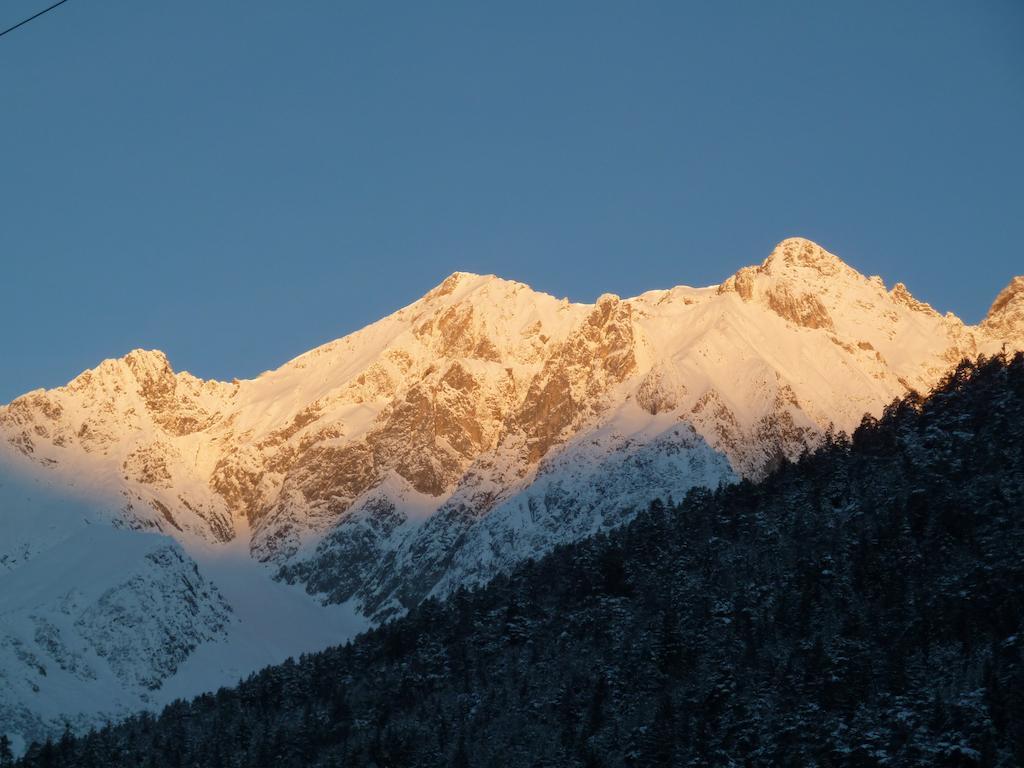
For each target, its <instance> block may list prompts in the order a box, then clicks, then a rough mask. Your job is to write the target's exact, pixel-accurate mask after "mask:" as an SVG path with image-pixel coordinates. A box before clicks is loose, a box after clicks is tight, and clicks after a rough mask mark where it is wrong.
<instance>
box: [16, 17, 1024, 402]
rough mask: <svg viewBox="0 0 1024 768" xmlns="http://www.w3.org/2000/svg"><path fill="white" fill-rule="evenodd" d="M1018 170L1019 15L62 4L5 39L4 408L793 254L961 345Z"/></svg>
mask: <svg viewBox="0 0 1024 768" xmlns="http://www.w3.org/2000/svg"><path fill="white" fill-rule="evenodd" d="M49 2H50V0H3V2H2V3H0V27H6V26H8V25H9V24H12V23H14V22H16V21H19V20H21V18H23V17H24V16H27V15H30V14H31V13H33V12H35V11H36V10H39V9H40V8H41V7H44V6H45V5H48V4H49ZM1022 141H1024V3H1022V2H1020V0H977V1H975V2H967V1H966V0H955V1H947V0H921V1H920V2H904V1H901V0H884V1H879V2H863V1H861V0H858V1H857V2H853V1H851V2H845V3H840V2H820V0H807V1H806V2H800V1H798V0H786V1H780V2H763V0H751V2H728V1H723V2H711V0H706V1H701V2H683V1H682V0H677V1H674V2H665V3H655V2H640V3H625V2H614V3H603V2H580V3H570V2H514V3H501V4H497V3H487V2H477V1H474V2H465V3H420V2H417V3H412V2H410V3H387V2H338V0H302V1H301V2H279V1H275V2H269V1H268V0H217V2H201V1H200V0H175V1H174V2H156V1H155V0H149V1H148V2H143V1H142V0H69V2H67V3H65V4H64V5H63V6H61V7H60V8H57V9H56V10H54V11H53V12H52V13H50V14H47V15H46V16H43V17H42V18H40V19H38V20H36V21H34V22H32V23H31V24H29V25H27V26H25V27H22V28H21V29H19V30H16V31H15V32H12V33H11V34H9V35H7V36H5V37H3V38H0V148H2V152H3V161H2V164H0V287H2V292H0V401H6V400H9V399H11V398H12V397H14V396H15V395H17V394H20V393H21V392H24V391H26V390H29V389H32V388H35V387H38V386H55V385H58V384H61V383H63V382H65V381H66V380H67V379H69V378H71V377H72V376H73V375H75V374H76V373H77V372H79V371H80V370H82V369H85V368H88V367H92V366H93V365H95V364H96V363H98V362H99V361H100V360H101V359H102V358H104V357H112V356H119V355H122V354H124V353H125V352H127V351H128V350H130V349H132V348H134V347H140V346H141V347H146V348H159V349H163V350H164V351H165V352H167V354H168V355H169V357H170V358H171V362H172V363H173V364H174V366H175V368H178V369H187V370H191V371H192V372H193V373H196V374H197V375H201V376H204V377H210V376H213V377H218V378H231V377H233V376H238V377H247V376H253V375H255V374H257V373H259V372H260V371H262V370H264V369H267V368H272V367H276V366H277V365H279V364H280V363H282V362H284V361H285V360H287V359H289V358H290V357H292V356H294V355H296V354H299V353H301V352H303V351H305V350H306V349H309V348H311V347H313V346H314V345H316V344H319V343H322V342H324V341H327V340H329V339H332V338H336V337H338V336H341V335H343V334H345V333H347V332H349V331H351V330H355V329H356V328H359V327H361V326H363V325H365V324H366V323H368V322H371V321H373V320H375V319H377V318H378V317H380V316H382V315H384V314H387V313H388V312H390V311H393V310H395V309H397V308H398V307H400V306H402V305H404V304H406V303H408V302H410V301H412V300H414V299H416V298H418V297H419V296H420V295H422V294H423V293H424V292H426V291H427V290H428V289H429V288H430V287H432V286H433V285H435V284H436V283H438V282H440V281H441V280H442V279H443V278H444V277H445V276H446V275H448V274H449V273H451V272H453V271H455V270H466V271H474V272H493V273H496V274H499V275H502V276H505V277H510V278H515V279H518V280H521V281H523V282H527V283H529V284H531V285H532V286H534V287H535V288H537V289H540V290H545V291H548V292H550V293H553V294H556V295H558V296H566V295H567V296H569V297H570V298H572V299H574V300H580V301H592V300H593V299H594V298H595V297H596V296H597V295H599V294H600V293H603V292H605V291H611V292H614V293H618V294H620V295H623V296H627V295H635V294H637V293H640V292H642V291H644V290H648V289H651V288H662V287H669V286H672V285H676V284H681V283H685V284H689V285H705V284H711V283H716V282H719V281H721V280H722V279H724V278H725V277H726V276H728V275H729V274H731V273H732V272H734V271H735V270H736V269H737V268H739V267H741V266H744V265H746V264H751V263H758V262H760V261H761V260H762V259H763V258H764V257H765V256H766V255H767V254H768V252H769V251H770V250H771V248H772V246H773V245H774V244H775V243H776V242H777V241H779V240H781V239H782V238H784V237H787V236H790V235H802V236H805V237H810V238H812V239H814V240H816V241H818V242H819V243H821V244H822V245H823V246H825V247H826V248H828V249H829V250H831V251H833V252H835V253H837V254H838V255H840V256H841V257H843V258H844V259H845V260H846V261H847V262H849V263H850V264H852V265H853V266H854V267H856V268H858V269H860V270H861V271H862V272H865V273H867V274H880V275H882V276H883V277H884V278H885V280H886V282H887V283H888V284H889V285H891V284H892V283H893V282H895V281H897V280H902V281H903V282H905V283H907V284H908V286H909V287H910V289H911V291H912V292H913V293H914V294H915V295H916V296H918V297H919V298H921V299H923V300H926V301H929V302H931V303H932V304H933V305H934V306H935V307H936V308H937V309H939V310H941V311H946V310H952V311H954V312H956V313H957V314H959V315H961V316H962V317H963V318H964V319H965V320H967V321H970V322H976V321H978V320H979V319H980V318H981V317H982V316H983V314H984V312H985V310H986V309H987V307H988V305H989V304H990V303H991V301H992V299H993V298H994V296H995V294H996V293H997V292H998V291H999V290H1000V289H1001V288H1002V287H1003V286H1004V285H1005V284H1006V283H1007V282H1008V281H1009V279H1010V277H1011V275H1012V274H1015V273H1021V272H1024V251H1022V247H1021V243H1022V242H1024V149H1022Z"/></svg>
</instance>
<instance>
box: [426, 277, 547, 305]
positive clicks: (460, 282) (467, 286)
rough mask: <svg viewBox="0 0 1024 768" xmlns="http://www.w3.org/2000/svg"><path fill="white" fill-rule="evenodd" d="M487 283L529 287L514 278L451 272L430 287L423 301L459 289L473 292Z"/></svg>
mask: <svg viewBox="0 0 1024 768" xmlns="http://www.w3.org/2000/svg"><path fill="white" fill-rule="evenodd" d="M487 285H504V286H509V287H523V288H529V286H528V285H525V284H524V283H520V282H517V281H515V280H506V279H505V278H502V277H498V276H497V275H480V274H477V273H475V272H461V271H460V272H452V273H451V274H450V275H448V277H446V278H445V279H444V280H442V281H441V282H440V283H439V284H438V285H437V286H435V287H434V288H432V289H431V290H430V291H429V292H427V294H426V295H425V296H424V297H423V300H424V301H432V300H434V299H439V298H442V297H444V296H448V295H451V294H454V293H456V292H459V291H468V292H473V291H474V290H476V289H477V288H481V287H483V286H487Z"/></svg>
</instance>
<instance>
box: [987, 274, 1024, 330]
mask: <svg viewBox="0 0 1024 768" xmlns="http://www.w3.org/2000/svg"><path fill="white" fill-rule="evenodd" d="M982 325H983V326H985V328H987V329H989V330H991V331H997V332H1000V331H1005V332H1012V333H1015V334H1017V333H1024V275H1017V276H1016V277H1015V278H1013V279H1012V280H1011V281H1010V284H1009V285H1007V286H1006V287H1005V288H1003V290H1001V291H1000V292H999V295H998V296H996V300H995V301H993V302H992V306H991V308H990V309H989V311H988V314H987V315H986V316H985V320H984V322H983V323H982Z"/></svg>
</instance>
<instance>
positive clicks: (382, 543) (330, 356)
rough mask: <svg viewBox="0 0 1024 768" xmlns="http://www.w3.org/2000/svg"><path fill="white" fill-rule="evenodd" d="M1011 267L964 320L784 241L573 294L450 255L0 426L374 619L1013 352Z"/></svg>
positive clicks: (794, 451) (30, 402)
mask: <svg viewBox="0 0 1024 768" xmlns="http://www.w3.org/2000/svg"><path fill="white" fill-rule="evenodd" d="M1022 285H1024V283H1022V282H1021V278H1016V279H1015V280H1014V282H1013V283H1011V285H1010V286H1009V287H1008V288H1007V289H1006V290H1005V291H1003V293H1002V294H1000V296H999V298H998V299H997V300H996V302H995V304H994V305H993V307H992V311H991V312H990V314H989V316H988V318H987V319H986V320H985V322H984V323H982V325H981V326H978V327H970V326H966V325H964V324H963V323H962V322H961V321H960V320H958V319H957V318H955V317H953V316H952V315H946V316H942V315H939V314H938V313H937V312H935V311H934V310H933V309H932V308H931V307H929V306H928V305H927V304H924V303H921V302H919V301H917V300H915V299H914V298H913V297H912V296H911V295H910V293H909V292H908V291H907V289H906V288H905V287H904V286H903V285H902V284H897V285H896V286H895V287H894V288H892V289H891V290H887V289H886V287H885V286H884V284H883V283H882V281H881V279H880V278H867V277H864V276H862V275H860V274H859V273H857V272H856V271H855V270H853V269H852V268H850V267H849V266H847V265H846V264H844V263H843V262H842V261H841V260H839V259H838V258H837V257H835V256H833V255H832V254H830V253H828V252H826V251H825V250H823V249H822V248H820V247H819V246H817V245H815V244H814V243H811V242H809V241H807V240H802V239H798V238H795V239H791V240H786V241H784V242H783V243H781V244H780V245H779V246H778V247H777V248H776V249H775V250H774V251H773V252H772V254H771V255H770V256H769V257H768V258H767V259H766V260H765V261H764V262H763V263H762V264H761V265H760V266H756V267H747V268H744V269H741V270H740V271H739V272H737V273H736V274H735V275H733V276H732V277H730V278H729V279H727V280H726V281H725V282H723V283H722V284H721V285H720V286H717V287H712V288H703V289H693V288H686V287H679V288H674V289H672V290H669V291H653V292H650V293H647V294H644V295H642V296H639V297H636V298H634V299H627V300H623V299H620V298H619V297H617V296H613V295H611V294H606V295H604V296H602V297H601V298H600V299H598V301H597V302H596V303H595V304H593V305H582V304H572V303H569V302H568V301H565V300H563V301H559V300H557V299H555V298H553V297H551V296H547V295H545V294H541V293H537V292H535V291H532V290H531V289H530V288H528V287H527V286H525V285H522V284H520V283H515V282H511V281H507V280H501V279H498V278H495V277H484V276H478V275H471V274H466V273H456V274H453V275H452V276H451V277H449V278H448V279H446V280H445V281H444V282H443V283H441V284H440V285H439V286H438V287H437V288H435V289H434V290H433V291H431V292H430V293H428V294H427V295H426V296H424V297H423V298H422V299H420V300H419V301H417V302H415V303H414V304H412V305H410V306H408V307H406V308H405V309H402V310H400V311H398V312H397V313H395V314H394V315H391V316H389V317H387V318H385V319H383V320H381V321H379V322H378V323H375V324H373V325H371V326H368V327H367V328H365V329H363V330H362V331H359V332H357V333H354V334H352V335H350V336H347V337H345V338H343V339H339V340H338V341H335V342H332V343H330V344H327V345H325V346H323V347H320V348H318V349H316V350H313V351H312V352H309V353H307V354H305V355H302V356H301V357H299V358H296V359H295V360H293V361H291V362H290V363H287V364H286V365H284V366H282V367H281V368H280V369H278V370H276V371H273V372H269V373H266V374H264V375H262V376H260V377H259V378H257V379H254V380H251V381H236V382H233V383H230V384H228V383H222V382H213V381H202V380H199V379H197V378H195V377H193V376H191V375H190V374H188V373H175V372H174V371H173V370H172V369H171V366H170V364H169V363H168V361H167V359H166V358H165V357H164V356H163V354H162V353H159V352H144V351H135V352H132V353H130V354H128V355H127V356H126V357H124V358H122V359H120V360H108V361H105V362H103V363H102V364H101V365H100V366H98V367H97V368H95V369H93V370H91V371H87V372H85V373H83V374H82V375H81V376H79V377H78V378H76V379H75V380H74V381H72V382H70V383H69V384H68V385H67V386H65V387H62V388H59V389H56V390H52V391H41V390H40V391H36V392H32V393H29V394H28V395H25V396H24V397H21V398H19V399H17V400H15V401H14V402H13V403H11V404H9V405H7V406H5V407H3V408H2V409H0V436H2V439H3V441H4V443H5V444H6V446H7V447H8V449H9V452H14V453H15V454H17V458H18V459H20V460H24V461H30V462H35V463H37V464H42V465H46V466H48V467H49V468H50V469H51V470H52V472H53V474H54V476H55V477H59V478H63V479H65V480H68V481H70V482H73V483H74V484H77V485H85V486H89V489H90V490H91V491H95V492H101V493H105V494H106V495H107V496H108V497H110V498H114V499H116V504H115V505H114V506H115V509H116V512H115V513H114V515H113V516H114V518H115V522H117V523H118V524H119V525H123V526H128V527H132V528H145V529H152V530H156V531H160V532H163V533H165V534H168V535H171V536H174V537H176V538H178V539H180V540H182V541H183V542H185V543H186V545H188V542H191V541H196V540H199V541H206V542H214V543H216V542H227V541H230V540H232V539H233V538H234V537H235V536H236V531H237V528H238V525H239V521H243V520H244V522H245V528H246V530H247V535H249V536H250V537H251V538H250V542H249V546H250V550H251V552H252V555H253V557H255V558H257V559H259V560H262V561H270V562H273V563H276V564H278V565H285V566H286V568H285V570H284V572H283V573H284V575H285V576H286V577H287V578H289V579H300V580H302V581H303V582H304V583H308V584H309V585H310V586H311V588H314V589H317V590H321V591H323V592H324V593H325V594H326V595H327V596H328V597H329V598H331V599H336V600H344V599H348V598H351V597H356V598H358V600H359V601H360V603H361V604H362V605H364V607H365V608H366V609H367V610H368V611H369V612H371V613H374V614H375V615H379V616H385V615H390V614H391V613H393V612H395V611H399V610H401V609H402V608H403V607H405V606H407V605H408V604H410V602H412V601H415V600H417V599H419V598H421V597H422V596H423V595H425V594H429V593H431V592H434V591H437V590H439V589H441V590H443V589H448V588H450V587H451V586H452V585H454V584H457V583H460V582H462V581H465V580H475V579H477V578H479V577H480V574H484V575H487V574H490V573H492V572H493V570H494V569H495V568H500V567H504V565H506V564H507V563H509V562H512V561H514V560H515V558H517V557H520V556H523V555H524V553H525V554H529V553H534V554H535V552H534V551H533V550H534V549H535V548H537V547H540V548H541V549H544V548H547V547H550V546H551V545H553V544H554V543H556V542H557V541H559V540H561V538H564V537H568V538H573V537H576V536H579V535H583V534H584V533H586V532H589V531H591V530H594V529H598V528H600V527H602V526H606V525H613V524H615V523H617V522H619V521H621V520H622V519H623V517H624V516H628V514H630V512H629V511H628V510H629V509H631V508H632V507H633V506H635V504H636V502H637V499H636V498H635V493H637V492H639V493H642V491H640V490H638V489H639V488H641V486H642V487H643V488H654V489H656V490H658V491H659V492H663V493H665V494H668V493H675V494H682V493H685V491H686V489H687V488H689V487H690V486H692V485H694V484H705V485H706V484H712V485H713V484H716V483H718V482H721V481H729V480H732V479H734V478H735V477H737V476H746V477H757V476H758V475H760V474H762V473H763V472H764V471H765V470H767V469H769V468H770V467H772V466H773V465H774V464H775V463H777V462H778V461H779V460H780V459H781V458H783V457H786V458H793V457H795V456H797V455H798V454H799V453H800V452H801V451H802V450H804V449H805V448H806V447H807V446H809V445H812V444H814V443H815V441H817V440H818V439H819V438H820V436H821V434H822V433H823V431H824V430H825V429H826V428H828V427H829V426H830V425H834V426H835V428H837V429H847V430H848V429H850V428H852V427H853V426H855V425H856V423H857V422H858V421H859V420H860V418H861V416H862V415H863V414H864V413H866V412H877V411H878V410H879V409H880V408H881V407H882V406H883V405H884V404H885V403H887V402H889V401H890V400H891V399H892V398H894V397H896V396H899V395H901V394H903V393H904V392H906V391H907V390H908V389H918V390H927V389H928V388H929V387H930V386H931V384H932V383H933V382H934V381H936V379H937V378H938V377H939V376H940V375H941V374H942V373H943V372H944V371H945V370H947V368H948V367H949V366H950V365H951V364H952V363H954V362H955V361H956V360H958V359H959V358H961V357H962V356H964V355H974V354H977V353H979V352H986V351H987V352H993V351H996V350H998V349H999V348H1001V347H1002V345H1003V343H1004V342H1005V343H1007V344H1009V345H1011V346H1016V345H1019V344H1020V343H1021V339H1022V337H1024V334H1022V323H1024V321H1022V319H1021V318H1022V317H1024V310H1022V309H1021V300H1022V297H1024V289H1022V288H1021V286H1022ZM654 468H657V469H656V471H655V469H654ZM568 478H572V479H573V480H572V482H571V483H570V482H569V480H568ZM639 478H642V482H641V481H640V480H639ZM596 488H600V489H601V492H600V493H599V494H597V495H596V496H595V494H594V489H596ZM542 489H543V491H542ZM513 509H514V510H517V511H516V513H515V514H513V513H512V512H511V511H510V510H513ZM539 520H543V522H541V523H538V521H539ZM560 521H561V523H564V525H561V523H560ZM538 526H539V528H538ZM560 528H563V529H564V530H559V529H560ZM538 530H542V531H548V532H549V533H550V535H539V534H538V532H537V531H538ZM524 542H525V543H524ZM470 553H473V554H470ZM485 553H486V554H485Z"/></svg>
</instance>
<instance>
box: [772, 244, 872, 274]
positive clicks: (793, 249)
mask: <svg viewBox="0 0 1024 768" xmlns="http://www.w3.org/2000/svg"><path fill="white" fill-rule="evenodd" d="M777 265H790V266H793V267H799V268H804V269H812V270H814V271H815V272H817V273H819V274H821V275H835V274H838V273H839V272H841V271H843V270H844V269H846V270H850V271H853V270H852V268H851V267H850V266H848V265H847V264H846V263H845V262H844V261H843V260H842V259H840V258H839V257H838V256H836V255H835V254H832V253H829V252H828V251H826V250H825V249H824V248H822V247H821V246H820V245H818V244H817V243H815V242H813V241H811V240H808V239H806V238H803V237H788V238H786V239H785V240H783V241H782V242H781V243H779V244H778V245H776V246H775V249H774V250H773V251H772V252H771V255H769V256H768V258H767V259H765V261H764V264H762V268H763V269H764V270H765V271H767V272H773V271H774V269H773V268H774V267H775V266H777Z"/></svg>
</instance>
